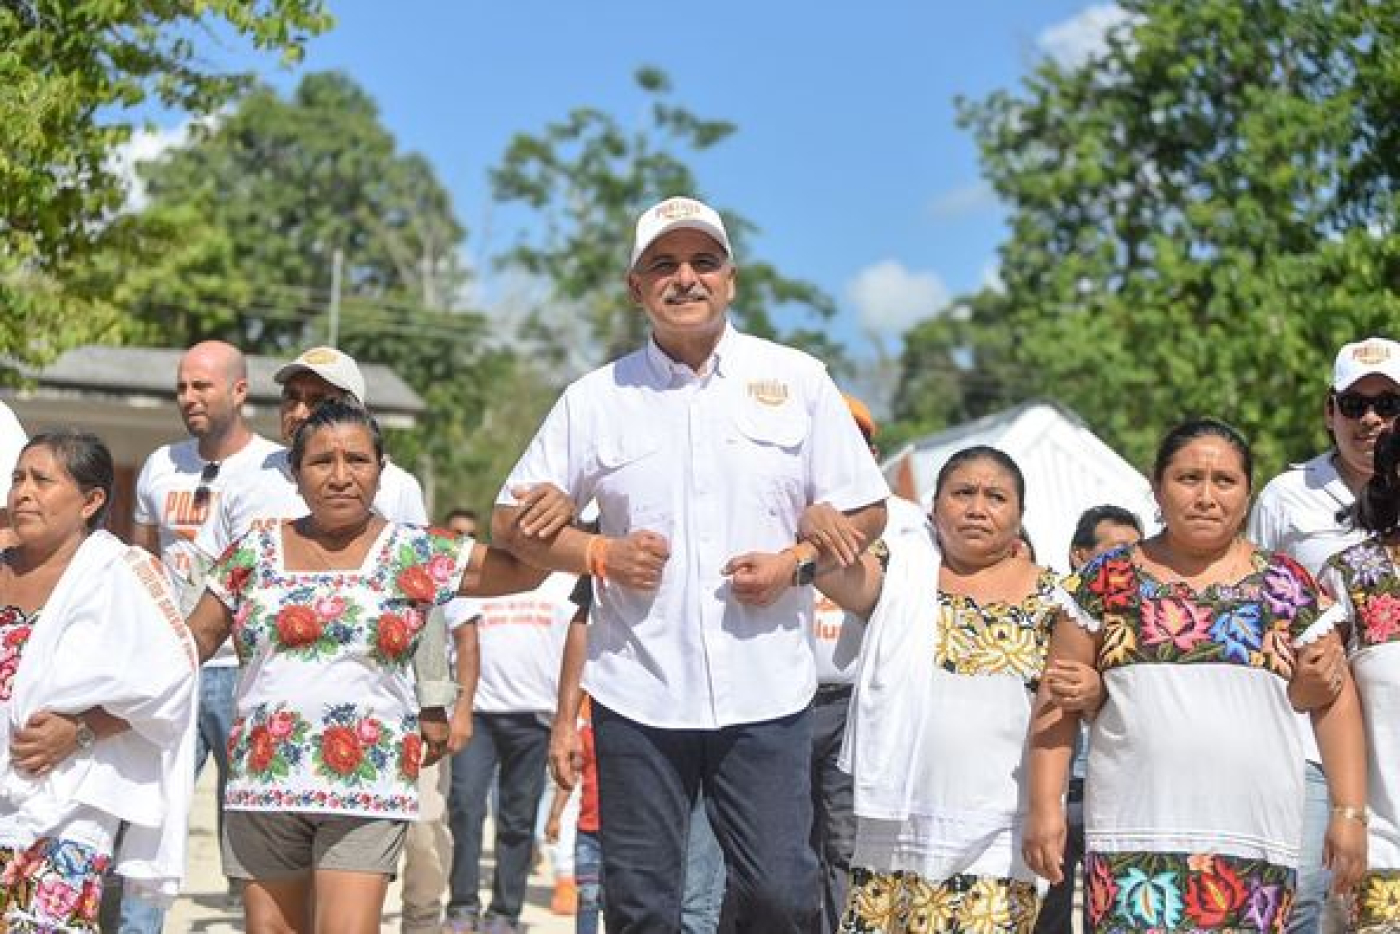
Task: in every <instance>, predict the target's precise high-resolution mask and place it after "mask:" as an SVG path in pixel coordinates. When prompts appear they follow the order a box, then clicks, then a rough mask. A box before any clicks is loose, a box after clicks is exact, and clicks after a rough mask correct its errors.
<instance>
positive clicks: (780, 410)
mask: <svg viewBox="0 0 1400 934" xmlns="http://www.w3.org/2000/svg"><path fill="white" fill-rule="evenodd" d="M734 428H735V429H736V431H735V432H734V433H733V434H732V435H731V437H730V443H731V445H733V446H734V448H735V450H734V451H733V452H732V453H733V456H734V460H735V462H736V463H735V467H736V468H738V469H739V470H741V471H743V472H744V473H747V474H748V475H749V476H752V477H754V478H755V480H756V484H755V486H756V487H757V488H758V489H759V490H760V491H761V496H762V498H763V500H764V505H765V506H767V507H768V509H769V510H770V511H776V512H778V513H781V512H783V511H786V510H789V509H791V510H795V512H794V513H793V514H794V515H797V514H800V513H801V510H802V509H803V507H804V506H805V505H806V470H805V467H804V464H805V458H804V455H803V450H802V446H803V444H804V442H806V440H807V436H808V435H809V434H811V431H812V417H811V416H810V415H808V414H807V412H806V411H805V410H804V409H803V408H802V407H801V406H799V405H797V404H796V403H795V402H792V401H788V402H787V403H785V404H783V405H775V406H769V405H764V404H762V403H760V402H757V401H755V400H753V399H745V400H744V401H743V402H741V403H740V404H739V406H738V408H737V410H736V411H735V412H734Z"/></svg>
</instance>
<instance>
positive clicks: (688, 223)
mask: <svg viewBox="0 0 1400 934" xmlns="http://www.w3.org/2000/svg"><path fill="white" fill-rule="evenodd" d="M681 228H689V229H691V230H699V231H702V232H703V233H707V234H709V235H710V236H711V237H714V239H715V241H716V242H717V243H719V245H720V246H722V247H724V254H725V255H726V256H732V255H733V251H732V250H730V248H729V234H728V233H726V232H725V229H724V221H723V220H721V219H720V216H719V212H718V211H716V210H715V209H714V208H712V207H710V206H709V205H708V204H705V203H704V202H703V201H696V200H695V199H694V198H682V197H677V198H667V199H666V200H665V201H662V202H661V203H659V204H654V205H652V206H651V207H649V208H647V209H646V210H645V211H643V212H642V216H641V217H638V218H637V236H636V237H635V238H634V239H633V241H632V261H631V262H629V263H628V264H627V268H629V269H631V268H632V267H633V266H635V265H637V260H639V259H641V258H642V254H643V253H645V252H646V251H647V247H649V246H651V245H652V244H653V243H655V242H656V240H657V238H658V237H660V236H662V235H663V234H668V233H670V232H671V231H673V230H679V229H681Z"/></svg>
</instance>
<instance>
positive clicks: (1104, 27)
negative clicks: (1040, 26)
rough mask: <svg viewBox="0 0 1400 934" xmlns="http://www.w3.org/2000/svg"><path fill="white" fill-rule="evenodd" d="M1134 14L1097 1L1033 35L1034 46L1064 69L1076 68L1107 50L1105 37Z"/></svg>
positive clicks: (1127, 21) (1116, 6) (1128, 20)
mask: <svg viewBox="0 0 1400 934" xmlns="http://www.w3.org/2000/svg"><path fill="white" fill-rule="evenodd" d="M1132 19H1133V16H1132V15H1131V14H1129V13H1128V12H1127V11H1126V10H1124V9H1122V8H1121V7H1119V6H1118V5H1117V4H1114V3H1097V4H1095V5H1093V6H1091V7H1088V8H1086V9H1084V10H1081V11H1079V12H1078V13H1076V14H1075V15H1074V16H1071V17H1070V18H1069V19H1067V20H1065V21H1063V22H1060V23H1056V24H1055V25H1053V26H1050V27H1049V28H1047V29H1046V30H1045V31H1044V32H1042V33H1041V34H1040V35H1039V36H1037V37H1036V40H1035V44H1036V47H1037V48H1039V49H1040V51H1041V52H1043V53H1044V54H1045V55H1047V56H1049V57H1050V58H1053V59H1054V60H1055V61H1057V62H1059V63H1060V64H1061V65H1064V66H1065V67H1067V68H1077V67H1078V66H1080V65H1083V64H1084V63H1085V62H1088V61H1089V60H1090V59H1093V58H1097V57H1099V56H1100V55H1102V54H1103V52H1104V51H1105V50H1106V49H1107V42H1106V39H1107V36H1108V34H1109V33H1110V32H1111V31H1113V30H1114V29H1116V28H1117V27H1119V26H1121V25H1123V24H1125V23H1129V22H1131V21H1132Z"/></svg>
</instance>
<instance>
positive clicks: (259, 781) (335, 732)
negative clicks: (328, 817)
mask: <svg viewBox="0 0 1400 934" xmlns="http://www.w3.org/2000/svg"><path fill="white" fill-rule="evenodd" d="M285 525H286V523H280V524H278V525H274V526H271V527H264V528H255V529H254V530H253V531H250V532H249V533H248V534H247V535H245V536H243V537H242V538H240V539H239V540H238V541H236V542H235V543H234V544H233V545H232V546H230V547H229V549H228V551H227V552H225V554H224V556H223V557H222V558H221V559H220V560H219V562H218V563H217V564H216V565H215V567H214V570H213V571H212V572H211V573H210V575H209V589H210V590H211V591H212V592H213V593H214V595H215V596H217V597H218V598H219V599H220V600H221V601H223V603H224V604H225V605H226V606H227V607H228V608H229V609H230V610H231V611H232V612H233V642H234V647H235V648H236V649H237V651H238V660H239V665H240V667H241V669H242V670H241V672H240V674H239V679H238V692H237V695H236V699H235V715H236V718H235V720H234V723H233V730H232V732H231V733H230V735H229V777H228V787H227V791H226V792H225V797H224V806H225V807H226V808H227V809H230V810H240V811H300V812H316V813H332V814H341V815H348V816H357V817H378V818H391V819H402V820H410V819H412V818H414V817H416V816H417V813H418V794H417V785H416V782H417V777H418V761H419V755H420V751H421V740H420V738H419V735H418V714H417V709H418V704H417V701H416V700H415V699H414V694H413V686H412V681H411V680H410V671H409V668H410V665H411V662H412V658H413V653H414V651H415V650H416V648H417V644H418V637H419V633H420V632H421V630H422V628H423V624H424V621H425V619H426V617H427V612H428V610H429V609H430V608H431V607H432V606H433V605H435V604H442V603H446V602H447V601H448V600H450V599H452V597H454V596H455V595H456V593H457V588H458V586H459V584H460V582H461V579H462V574H463V572H464V571H465V569H466V563H467V559H468V558H469V557H470V554H471V548H470V542H469V541H468V540H464V539H458V538H455V537H452V536H451V535H449V534H447V533H444V532H440V531H438V530H429V529H423V528H418V527H415V526H404V525H397V524H395V523H392V522H390V523H386V524H385V526H384V528H383V529H382V530H381V531H380V533H379V536H378V538H377V539H376V540H375V542H374V544H373V546H372V547H371V548H370V549H369V551H368V552H367V553H366V555H365V561H364V563H363V564H362V565H361V566H360V568H359V569H357V570H350V571H344V570H335V571H331V570H326V571H315V570H287V569H286V566H285V557H284V556H285V551H284V548H283V529H284V528H285Z"/></svg>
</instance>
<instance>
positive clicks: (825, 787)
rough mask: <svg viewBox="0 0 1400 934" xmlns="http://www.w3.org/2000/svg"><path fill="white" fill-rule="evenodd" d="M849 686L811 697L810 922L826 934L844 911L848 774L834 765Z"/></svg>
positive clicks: (851, 831) (849, 841) (851, 846)
mask: <svg viewBox="0 0 1400 934" xmlns="http://www.w3.org/2000/svg"><path fill="white" fill-rule="evenodd" d="M850 706H851V688H850V687H848V686H842V687H822V688H818V689H817V696H816V697H815V698H813V699H812V853H813V854H815V856H816V858H817V865H818V866H820V871H821V880H822V910H821V912H820V913H819V914H818V916H817V919H816V921H817V923H816V924H815V925H814V926H813V927H812V930H813V931H814V932H816V934H832V932H833V931H835V930H836V926H837V925H838V924H840V922H841V915H842V913H843V912H845V910H846V891H847V888H848V880H849V877H850V872H851V854H852V853H853V852H855V848H856V812H855V801H854V786H853V785H852V782H851V776H849V775H847V774H846V773H845V772H843V771H841V770H840V769H839V768H837V767H836V760H837V759H839V758H840V757H841V741H842V739H843V738H844V737H845V735H846V711H847V709H848V708H849V707H850Z"/></svg>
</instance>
